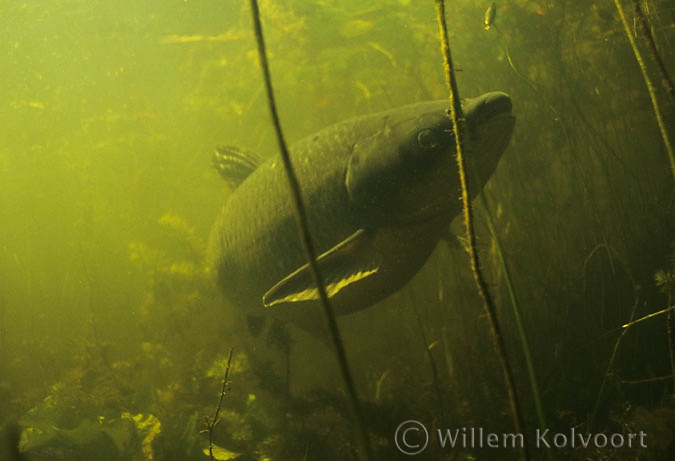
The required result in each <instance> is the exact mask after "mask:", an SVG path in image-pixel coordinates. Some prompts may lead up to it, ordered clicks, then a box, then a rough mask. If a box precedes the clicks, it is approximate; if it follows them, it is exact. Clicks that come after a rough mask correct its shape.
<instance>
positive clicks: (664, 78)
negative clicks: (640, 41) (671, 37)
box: [631, 0, 675, 104]
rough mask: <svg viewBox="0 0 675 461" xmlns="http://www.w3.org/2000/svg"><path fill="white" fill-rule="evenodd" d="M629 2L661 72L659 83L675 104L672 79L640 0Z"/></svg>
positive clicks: (674, 90) (674, 89)
mask: <svg viewBox="0 0 675 461" xmlns="http://www.w3.org/2000/svg"><path fill="white" fill-rule="evenodd" d="M631 2H632V3H633V11H634V12H635V19H636V20H637V23H638V24H639V26H640V32H642V38H644V41H645V43H646V45H647V48H648V49H649V53H650V54H651V56H652V60H653V61H654V63H655V64H656V67H658V69H659V72H660V73H661V84H662V85H663V89H664V90H666V93H668V96H669V97H670V102H671V103H673V104H675V87H674V86H673V79H672V78H670V74H668V70H667V69H666V65H665V64H664V63H663V59H662V58H661V55H660V54H659V50H658V49H657V48H656V41H655V40H654V35H653V34H652V31H651V29H650V27H649V24H647V18H645V14H644V13H643V12H642V7H641V6H640V2H638V0H631Z"/></svg>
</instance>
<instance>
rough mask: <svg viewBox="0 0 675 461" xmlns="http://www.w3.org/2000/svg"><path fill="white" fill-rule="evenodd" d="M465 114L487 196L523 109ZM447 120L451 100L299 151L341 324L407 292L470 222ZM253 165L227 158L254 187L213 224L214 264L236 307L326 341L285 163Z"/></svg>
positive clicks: (397, 113) (486, 99) (221, 162)
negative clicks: (460, 224)
mask: <svg viewBox="0 0 675 461" xmlns="http://www.w3.org/2000/svg"><path fill="white" fill-rule="evenodd" d="M463 108H464V114H465V119H466V126H467V134H468V138H469V139H468V143H467V146H470V154H469V157H470V160H471V162H470V163H471V164H472V165H473V168H476V170H477V172H478V175H479V176H480V177H481V178H482V181H483V183H481V184H480V185H479V186H480V187H481V188H482V187H483V185H484V182H485V181H487V179H488V178H489V177H490V176H491V174H492V172H493V171H494V169H495V168H496V166H497V162H498V161H499V158H500V156H501V154H502V152H503V151H504V149H505V148H506V145H507V144H508V142H509V139H510V137H511V133H512V131H513V127H514V123H515V118H514V117H513V115H512V113H511V100H510V98H509V97H508V96H507V95H505V94H504V93H497V92H495V93H488V94H485V95H483V96H480V97H478V98H475V99H471V100H466V101H465V102H464V103H463ZM447 112H448V101H447V100H440V101H431V102H423V103H418V104H413V105H410V106H405V107H401V108H397V109H393V110H389V111H386V112H380V113H377V114H372V115H367V116H363V117H358V118H354V119H351V120H347V121H344V122H342V123H338V124H335V125H332V126H330V127H328V128H325V129H323V130H321V131H319V132H317V133H315V134H313V135H311V136H309V137H307V138H305V139H303V140H301V141H299V142H298V143H296V144H295V145H293V146H292V147H291V149H290V155H291V161H292V163H293V166H294V169H295V172H296V175H297V177H298V181H299V183H300V186H301V188H302V196H303V201H304V204H305V207H306V211H307V217H308V221H309V230H310V233H311V236H312V239H313V242H314V245H315V248H316V249H317V252H318V254H319V255H320V256H319V257H318V264H319V269H320V271H321V273H322V276H323V278H324V280H325V284H326V289H327V292H328V294H329V297H330V298H331V301H332V304H333V308H334V310H335V312H336V314H338V315H344V314H349V313H353V312H356V311H359V310H362V309H365V308H367V307H369V306H372V305H373V304H375V303H377V302H378V301H380V300H382V299H384V298H387V297H388V296H390V295H391V294H393V293H394V292H396V291H397V290H399V289H400V288H401V287H403V286H404V285H405V284H406V283H407V282H408V281H409V280H410V279H411V278H412V277H413V276H414V275H415V274H416V273H417V272H418V271H419V269H420V268H421V267H422V266H423V265H424V263H425V262H426V261H427V259H428V258H429V256H430V255H431V253H432V251H433V250H434V248H435V247H436V245H437V243H438V241H439V240H440V239H441V238H442V236H443V235H444V234H445V233H446V232H447V230H448V226H449V224H450V222H451V221H452V219H453V218H454V217H455V216H457V215H458V214H459V213H460V210H461V205H460V201H459V197H460V194H459V187H460V186H459V178H458V174H457V167H456V162H455V156H454V150H455V148H454V145H455V141H454V137H453V135H452V124H451V121H450V119H449V117H448V115H447ZM251 159H255V157H254V156H250V155H246V154H242V153H238V152H237V151H236V150H232V149H223V150H221V152H220V154H219V155H218V158H217V160H216V165H217V166H218V168H219V169H220V171H221V173H224V176H226V177H228V176H229V177H230V178H229V179H231V176H232V175H233V172H236V175H237V176H239V177H240V178H243V177H244V176H245V179H243V181H242V182H241V184H239V186H238V187H237V188H236V189H235V190H234V191H233V193H232V195H231V196H230V197H229V199H228V200H227V201H226V203H225V205H224V206H223V208H222V210H221V213H220V215H219V216H218V218H217V220H216V222H215V224H214V226H213V229H212V231H211V235H210V238H209V249H208V254H209V266H210V268H211V269H212V270H213V271H214V272H215V274H216V277H217V281H218V284H219V285H220V287H221V289H222V291H223V293H224V295H225V297H226V298H227V299H228V300H229V301H230V302H232V303H234V304H235V305H236V306H238V307H239V308H241V309H243V310H244V311H245V312H246V313H247V314H249V315H252V316H263V315H271V316H273V317H276V318H279V319H282V320H290V321H292V322H294V323H295V324H297V325H299V326H301V327H304V328H305V329H307V330H310V331H313V332H316V330H317V329H321V328H322V325H323V317H322V316H323V311H322V309H321V307H320V304H319V300H318V295H317V290H316V288H315V285H314V282H313V279H312V276H311V273H310V271H309V269H308V267H307V264H306V261H305V258H304V253H303V249H302V245H301V242H300V239H299V233H298V227H297V222H296V211H295V208H294V204H293V202H292V200H291V195H290V191H289V187H288V180H287V177H286V172H285V170H284V168H283V164H282V162H281V159H280V157H279V156H278V155H276V156H273V157H271V158H269V159H267V160H266V161H264V162H262V163H260V161H259V160H251ZM257 163H260V164H259V166H256V164H257ZM470 177H473V176H470ZM477 191H478V190H477V189H476V188H474V190H472V192H473V195H474V196H475V195H476V193H477Z"/></svg>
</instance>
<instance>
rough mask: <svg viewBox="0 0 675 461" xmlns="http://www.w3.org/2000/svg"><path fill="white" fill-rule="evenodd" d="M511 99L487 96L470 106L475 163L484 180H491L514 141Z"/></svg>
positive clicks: (468, 106) (468, 116)
mask: <svg viewBox="0 0 675 461" xmlns="http://www.w3.org/2000/svg"><path fill="white" fill-rule="evenodd" d="M512 109H513V106H512V103H511V98H510V97H509V96H508V95H507V94H506V93H502V92H492V93H487V94H484V95H482V96H480V97H478V98H476V99H474V100H471V101H470V102H469V103H468V104H467V109H466V112H465V113H466V119H467V124H468V128H469V133H470V137H471V148H472V155H471V159H472V160H473V161H474V163H475V164H477V167H478V170H479V173H480V176H481V177H484V178H488V177H489V176H490V175H491V174H492V173H493V171H494V169H495V168H496V167H497V163H498V162H499V159H500V157H501V155H502V153H503V152H504V150H505V149H506V146H507V145H508V144H509V141H510V140H511V135H512V134H513V128H514V127H515V124H516V117H515V116H514V115H513V113H512Z"/></svg>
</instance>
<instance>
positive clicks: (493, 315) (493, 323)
mask: <svg viewBox="0 0 675 461" xmlns="http://www.w3.org/2000/svg"><path fill="white" fill-rule="evenodd" d="M435 3H436V15H437V18H438V27H439V35H440V39H441V52H442V54H443V67H444V70H445V80H446V84H447V86H448V91H449V97H450V118H451V119H452V128H453V132H454V133H455V148H456V157H457V169H458V171H459V180H460V184H461V187H462V213H463V215H464V224H465V226H466V239H467V241H468V242H469V248H468V251H469V259H470V261H471V272H472V273H473V278H474V280H475V282H476V286H477V288H478V293H479V294H480V296H481V298H482V299H483V305H484V307H485V311H486V314H487V317H488V319H489V322H490V331H491V334H492V340H493V342H494V345H495V348H496V349H497V355H498V356H499V359H500V362H501V365H502V370H503V372H504V381H505V383H506V391H507V394H508V397H509V404H510V406H511V414H512V417H513V426H514V432H515V433H516V434H518V433H522V428H523V418H522V414H521V410H520V406H519V404H518V398H517V395H516V386H515V381H514V378H513V371H512V369H511V364H510V362H509V359H508V355H507V353H506V344H505V343H504V337H503V336H502V332H501V327H500V326H499V321H498V319H497V309H496V307H495V304H494V301H493V299H492V296H491V295H490V292H489V291H488V289H487V283H486V282H485V279H484V278H483V273H482V271H481V268H480V260H479V256H478V249H477V246H476V233H475V231H474V228H473V216H472V209H471V202H470V195H469V190H468V184H467V178H466V164H465V159H464V152H463V148H464V147H465V136H464V133H465V130H464V129H465V119H464V114H463V111H462V105H461V103H460V99H459V91H458V89H457V80H456V78H455V72H454V67H453V65H452V56H451V54H450V43H449V40H448V27H447V25H446V23H445V1H444V0H435ZM520 454H521V459H529V458H528V453H527V444H523V446H522V447H521V453H520Z"/></svg>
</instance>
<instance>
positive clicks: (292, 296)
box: [263, 229, 379, 308]
mask: <svg viewBox="0 0 675 461" xmlns="http://www.w3.org/2000/svg"><path fill="white" fill-rule="evenodd" d="M374 237H375V236H374V231H369V230H363V229H360V230H358V231H356V232H355V233H353V234H352V235H351V236H349V237H348V238H346V239H345V240H343V241H342V242H340V243H338V244H337V245H336V246H334V247H333V248H331V249H330V250H328V251H326V252H325V253H323V254H322V255H321V256H319V257H318V258H317V263H318V265H319V271H320V272H321V275H322V276H323V278H324V283H325V285H326V292H327V294H328V297H329V298H332V297H334V296H335V295H336V294H338V293H339V292H340V291H341V290H343V289H345V288H346V287H348V286H350V285H352V284H354V283H360V282H362V281H363V280H365V279H367V278H368V277H370V276H372V275H373V274H375V273H376V272H377V271H378V269H379V264H378V258H377V257H376V256H375V254H374V252H373V245H372V243H373V240H374ZM318 299H319V291H318V289H317V288H316V284H315V283H314V279H313V277H312V274H311V271H310V269H309V264H305V265H303V266H301V267H300V268H299V269H297V270H296V271H295V272H293V273H291V274H290V275H288V276H287V277H285V278H283V279H282V280H281V281H280V282H279V283H277V284H276V285H274V286H273V287H272V288H270V289H269V290H268V291H267V293H265V295H264V296H263V304H264V305H265V307H275V308H277V307H279V306H280V305H284V304H287V303H296V302H301V301H315V300H318Z"/></svg>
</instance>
